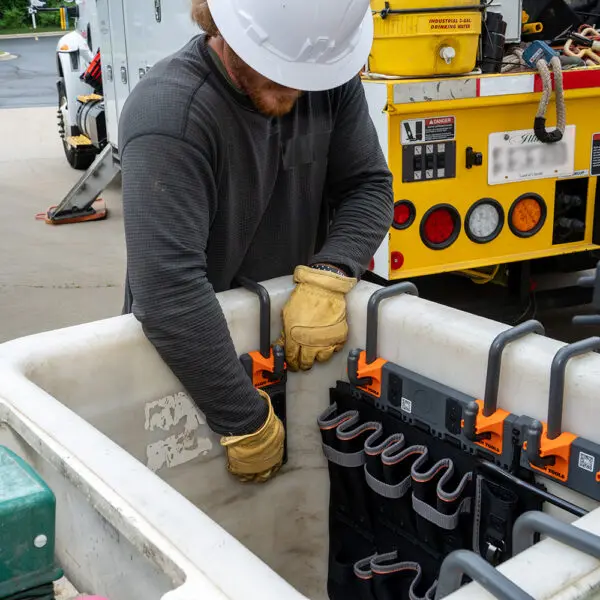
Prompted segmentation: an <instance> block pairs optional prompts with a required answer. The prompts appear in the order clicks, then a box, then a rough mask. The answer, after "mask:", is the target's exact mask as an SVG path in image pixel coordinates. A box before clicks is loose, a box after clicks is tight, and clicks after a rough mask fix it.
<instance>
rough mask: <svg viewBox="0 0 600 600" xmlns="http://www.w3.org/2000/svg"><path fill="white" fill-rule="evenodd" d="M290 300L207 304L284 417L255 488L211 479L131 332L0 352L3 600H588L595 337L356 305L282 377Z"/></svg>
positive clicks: (199, 441)
mask: <svg viewBox="0 0 600 600" xmlns="http://www.w3.org/2000/svg"><path fill="white" fill-rule="evenodd" d="M293 286H294V284H293V281H292V279H291V278H290V277H284V278H282V279H276V280H273V281H267V282H263V283H262V284H261V286H260V287H257V286H256V285H254V284H253V285H249V286H248V287H249V289H243V288H239V289H236V290H231V291H228V292H224V293H221V294H218V299H219V302H220V304H221V307H222V309H223V312H224V315H225V318H226V320H227V323H228V327H229V330H230V332H231V335H232V339H233V342H234V345H235V347H236V350H237V352H238V353H239V356H240V360H241V361H242V363H243V364H245V365H248V366H249V367H250V368H249V369H248V372H249V376H250V375H251V374H252V375H260V377H257V378H255V379H254V378H253V380H254V381H256V383H255V385H257V386H269V391H270V393H271V395H272V396H273V397H274V398H277V402H278V410H279V411H280V414H281V415H282V416H284V418H285V423H286V441H287V463H286V464H285V465H284V467H283V468H282V470H281V471H280V473H279V474H278V475H277V477H276V478H275V479H273V480H272V481H270V482H268V483H267V484H264V485H244V484H241V483H240V482H239V481H238V480H237V479H235V478H233V477H231V476H230V475H229V474H228V472H227V470H226V468H225V456H224V453H223V449H222V447H221V446H220V444H219V438H218V436H216V435H214V434H213V433H212V432H211V431H210V429H209V428H208V427H207V425H206V419H205V417H204V415H203V414H202V412H201V411H199V410H198V409H197V408H196V405H195V403H194V402H193V401H192V400H191V399H190V397H189V395H188V394H187V393H186V391H185V389H183V387H182V385H181V383H180V382H179V381H178V380H177V379H176V378H175V377H174V376H173V374H172V372H171V371H170V370H169V369H168V367H167V366H166V365H165V363H164V362H163V361H162V360H161V359H160V357H159V356H158V354H157V352H156V351H155V349H154V348H153V347H152V345H151V344H150V343H149V342H148V340H147V339H146V338H145V336H144V334H143V331H142V328H141V325H140V323H138V322H137V321H136V320H135V318H134V317H133V316H132V315H124V316H118V317H115V318H111V319H107V320H103V321H99V322H94V323H87V324H82V325H78V326H75V327H70V328H66V329H62V330H58V331H48V332H45V333H41V334H36V335H32V336H28V337H25V338H21V339H16V340H12V341H8V342H6V343H4V344H1V345H0V424H1V427H0V476H1V477H2V479H1V480H2V483H3V486H0V514H1V515H3V524H4V525H3V538H2V550H1V551H0V590H4V592H5V593H6V592H8V593H6V596H7V597H29V596H27V595H26V592H28V591H29V588H28V586H27V585H26V583H27V582H31V581H32V579H33V576H34V575H36V576H39V573H40V572H42V568H41V567H46V572H45V576H46V580H52V578H57V577H59V576H60V575H61V573H62V574H64V575H65V577H66V578H67V579H68V580H69V581H70V582H71V583H72V584H73V585H74V586H75V588H77V589H78V590H81V591H85V592H86V593H92V594H98V595H101V596H103V597H106V598H108V599H109V600H137V599H141V598H143V599H144V600H159V599H161V600H198V599H199V598H201V599H203V600H226V599H228V600H302V599H305V600H326V599H330V600H336V599H343V600H362V599H364V598H367V599H370V600H373V599H376V600H380V599H385V600H388V599H389V600H392V599H393V600H403V599H409V598H430V599H433V598H435V599H436V600H438V599H441V598H450V599H452V600H474V599H477V600H484V599H493V598H500V599H506V600H509V599H510V600H531V599H535V600H542V599H543V600H565V599H567V598H568V599H570V600H583V599H592V598H594V599H597V598H600V482H599V480H600V475H599V473H600V433H599V432H600V412H599V411H598V406H597V405H598V403H597V395H598V388H599V387H600V357H599V356H598V354H597V353H595V352H593V350H595V349H598V348H599V347H600V338H591V339H589V340H584V341H583V342H581V343H578V344H575V345H565V344H563V343H560V342H558V341H556V340H552V339H550V338H548V337H546V336H545V335H544V330H543V327H542V326H541V325H540V323H538V322H535V321H530V322H527V323H525V324H524V325H522V326H519V327H516V328H512V327H508V326H507V325H504V324H500V323H498V322H494V321H490V320H486V319H483V318H481V317H477V316H474V315H471V314H468V313H464V312H460V311H457V310H455V309H452V308H449V307H447V306H443V305H439V304H435V303H433V302H430V301H427V300H424V299H421V298H420V297H418V295H416V294H418V289H417V288H416V287H415V286H414V285H413V284H412V283H401V284H398V285H397V286H391V287H379V286H376V285H374V284H370V283H366V282H361V283H360V284H359V285H358V286H357V287H356V288H355V289H354V290H353V291H352V292H351V293H350V294H349V295H348V319H349V329H350V334H349V339H348V342H347V344H346V346H345V347H344V349H343V350H342V351H341V352H339V353H338V354H336V355H335V356H334V357H333V358H332V359H331V360H330V361H329V362H327V363H323V364H318V365H316V366H315V367H314V368H313V369H312V370H311V371H309V372H306V373H291V372H290V373H288V372H287V371H286V369H285V365H284V366H283V368H282V369H283V370H280V366H281V365H279V366H278V365H277V363H276V361H274V360H271V359H273V357H274V353H273V352H272V349H271V344H272V343H273V341H274V339H275V337H276V336H275V335H272V332H279V331H281V318H280V315H281V310H282V307H283V306H284V304H285V302H286V301H287V300H288V299H289V296H290V293H291V291H292V289H293ZM256 292H259V295H257V293H256ZM378 324H379V327H378ZM383 324H385V326H383ZM205 360H206V361H207V363H208V362H209V361H212V360H213V358H212V357H211V356H210V355H207V356H206V357H205ZM254 366H258V367H259V368H257V369H254ZM197 400H199V401H201V399H200V398H199V399H197ZM17 461H24V462H19V463H17ZM17 466H18V467H19V469H17ZM32 470H33V473H32ZM8 473H10V474H11V475H12V479H11V480H10V482H11V484H12V485H9V486H8V487H6V484H7V483H8V482H9V480H8V479H7V474H8ZM19 473H20V477H19V476H18V475H19ZM15 481H19V482H21V483H20V485H19V486H17V485H16V484H15ZM7 490H10V492H11V493H10V494H7ZM42 492H43V493H42ZM50 494H53V497H54V508H53V507H52V506H53V505H52V503H50V502H49V500H48V498H49V497H50ZM7 496H8V497H7ZM15 498H23V499H24V500H22V501H20V502H18V503H17V502H15ZM9 503H12V504H11V506H12V507H13V509H12V512H11V513H8V511H7V506H8V504H9ZM41 505H42V506H44V507H46V509H45V512H44V519H39V518H27V519H25V518H22V520H21V521H19V520H18V515H19V513H17V512H16V509H17V508H20V509H21V511H22V512H21V513H20V514H22V513H23V511H24V510H25V509H27V510H29V511H30V513H33V512H34V511H36V513H38V514H39V512H40V510H41V509H40V506H41ZM15 507H16V508H15ZM7 514H10V516H11V519H10V520H9V519H8V518H6V515H7ZM54 514H55V516H56V518H55V522H54V521H53V517H54ZM34 516H37V514H36V515H34ZM538 534H541V538H542V539H541V540H540V541H537V538H538ZM7 563H8V567H13V569H12V570H11V568H6V567H7ZM15 565H18V567H19V570H18V573H17V574H18V576H19V577H18V578H17V577H16V576H15V577H12V579H11V577H10V576H11V575H12V574H13V573H15V572H17V569H15V568H14V567H15ZM59 570H60V571H59ZM464 574H466V575H467V577H463V575H464ZM7 575H8V577H7ZM23 582H25V584H24V583H23ZM30 587H31V586H30ZM38 595H39V594H38ZM30 596H33V594H30ZM44 597H50V596H44Z"/></svg>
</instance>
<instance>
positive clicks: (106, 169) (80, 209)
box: [46, 144, 119, 225]
mask: <svg viewBox="0 0 600 600" xmlns="http://www.w3.org/2000/svg"><path fill="white" fill-rule="evenodd" d="M118 172H119V168H118V166H117V165H116V164H115V162H114V161H113V156H112V146H111V145H110V144H107V145H106V146H105V147H104V149H103V150H102V152H100V154H98V156H97V157H96V160H95V161H94V162H93V164H92V165H91V166H90V168H89V169H88V170H87V171H86V172H85V173H84V174H83V176H82V177H81V179H80V180H79V181H78V182H77V183H76V184H75V185H74V186H73V188H71V190H70V191H69V193H68V194H67V195H66V196H65V197H64V198H63V200H62V201H61V202H60V204H58V206H56V207H54V208H52V209H50V210H49V211H48V214H47V215H46V222H47V223H50V224H53V225H58V224H61V223H77V222H80V221H92V220H99V219H104V218H106V209H105V208H102V209H98V208H95V207H94V206H93V205H94V203H96V202H97V201H98V197H99V196H100V194H101V193H102V192H103V191H104V190H105V189H106V188H107V187H108V186H109V185H110V183H111V182H112V181H113V179H114V178H115V177H116V175H117V173H118Z"/></svg>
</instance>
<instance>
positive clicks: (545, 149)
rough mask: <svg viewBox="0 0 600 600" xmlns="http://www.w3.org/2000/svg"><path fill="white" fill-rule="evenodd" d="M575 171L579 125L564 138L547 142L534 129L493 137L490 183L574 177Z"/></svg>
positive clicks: (490, 145)
mask: <svg viewBox="0 0 600 600" xmlns="http://www.w3.org/2000/svg"><path fill="white" fill-rule="evenodd" d="M574 173H575V126H574V125H569V126H568V127H567V128H566V130H565V134H564V136H563V139H562V140H561V141H560V142H558V143H556V144H544V143H542V142H540V141H539V140H538V138H537V137H536V135H535V133H534V132H533V130H532V129H523V130H520V131H505V132H501V133H492V134H490V138H489V152H488V184H489V185H499V184H502V183H515V182H517V181H528V180H532V179H551V178H559V177H572V176H573V174H574Z"/></svg>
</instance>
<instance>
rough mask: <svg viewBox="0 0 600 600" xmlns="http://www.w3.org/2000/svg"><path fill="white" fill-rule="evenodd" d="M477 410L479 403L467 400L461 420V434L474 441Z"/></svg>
mask: <svg viewBox="0 0 600 600" xmlns="http://www.w3.org/2000/svg"><path fill="white" fill-rule="evenodd" d="M478 412H479V405H478V404H477V402H475V401H473V402H469V404H467V406H465V409H464V411H463V420H464V422H465V424H464V426H463V434H464V436H465V437H466V438H467V439H468V440H471V441H472V442H474V441H475V440H476V438H477V435H476V433H475V424H476V422H477V413H478Z"/></svg>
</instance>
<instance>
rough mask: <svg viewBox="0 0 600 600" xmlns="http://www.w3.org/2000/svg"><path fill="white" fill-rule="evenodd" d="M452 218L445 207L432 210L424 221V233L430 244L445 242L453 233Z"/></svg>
mask: <svg viewBox="0 0 600 600" xmlns="http://www.w3.org/2000/svg"><path fill="white" fill-rule="evenodd" d="M454 227H455V224H454V219H453V217H452V214H451V213H450V211H449V210H447V209H446V208H438V209H437V210H434V211H433V212H432V213H431V214H430V215H429V216H428V217H427V221H425V228H424V234H425V237H426V238H427V240H428V241H429V242H431V243H432V244H443V243H444V242H447V241H448V240H449V239H450V238H451V237H452V234H453V233H454Z"/></svg>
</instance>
